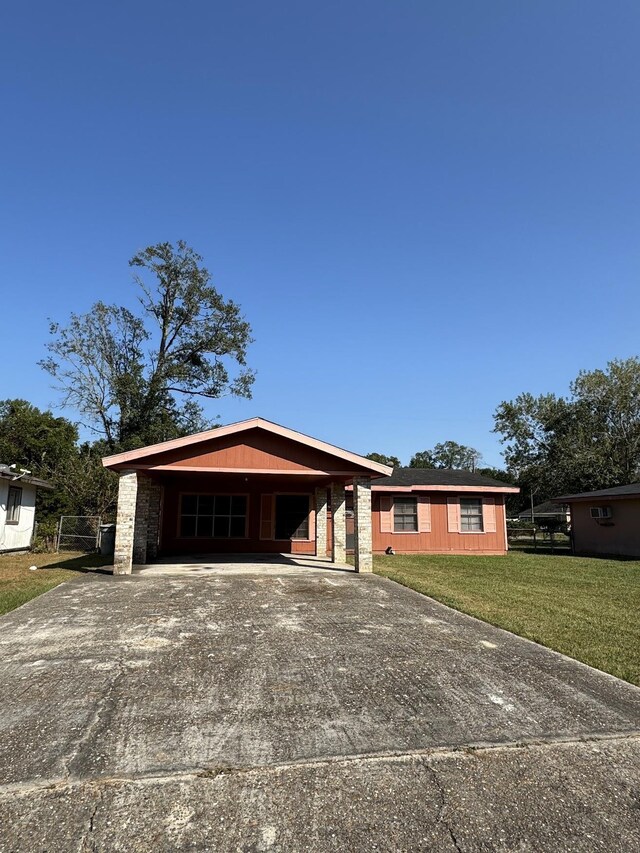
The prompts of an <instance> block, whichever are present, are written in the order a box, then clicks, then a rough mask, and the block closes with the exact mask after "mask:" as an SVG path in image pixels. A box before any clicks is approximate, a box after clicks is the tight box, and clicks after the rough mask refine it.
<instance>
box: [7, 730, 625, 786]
mask: <svg viewBox="0 0 640 853" xmlns="http://www.w3.org/2000/svg"><path fill="white" fill-rule="evenodd" d="M635 740H640V731H633V732H629V733H622V734H620V733H617V734H601V733H597V734H594V735H591V736H585V737H580V738H552V739H548V740H544V741H533V740H532V741H528V742H524V741H514V742H510V743H502V744H471V745H470V744H462V745H460V746H454V747H451V746H445V747H429V748H426V749H415V750H406V751H397V752H379V753H361V754H354V755H336V756H328V757H326V758H314V759H300V760H299V761H289V762H281V763H277V764H264V765H246V766H244V767H242V766H237V765H234V764H225V763H218V764H213V765H210V766H208V767H207V766H203V767H193V768H189V769H184V770H173V771H167V772H162V771H155V772H141V773H138V774H136V775H135V776H133V775H130V774H127V773H122V774H118V775H114V776H87V777H85V778H81V777H77V778H72V777H71V775H67V776H64V777H60V778H57V779H42V780H40V781H38V782H13V783H11V782H10V783H7V784H4V785H0V799H2V798H8V797H12V796H15V795H21V794H30V793H37V792H39V791H56V790H60V789H64V788H70V787H80V786H82V785H87V786H96V787H107V786H109V785H119V784H125V785H137V784H148V783H152V784H153V783H156V784H169V783H171V782H185V781H189V780H196V779H203V780H207V779H208V780H213V779H216V778H219V777H222V776H231V775H251V774H257V773H263V774H275V773H281V772H283V771H287V770H299V769H311V770H313V769H321V768H323V767H336V766H339V765H344V766H348V765H350V764H357V763H360V764H376V763H382V762H397V763H401V762H403V761H407V760H409V761H410V760H412V759H420V758H422V759H425V762H424V763H425V765H426V766H427V767H428V768H429V769H430V770H431V771H433V768H432V767H431V765H430V764H429V763H428V762H429V759H442V758H454V757H455V758H460V757H461V756H462V757H467V758H472V757H473V756H474V754H492V753H493V754H500V753H503V752H510V751H516V750H522V751H525V750H545V749H553V748H555V747H571V746H585V745H589V744H598V743H613V744H615V743H627V742H630V741H635Z"/></svg>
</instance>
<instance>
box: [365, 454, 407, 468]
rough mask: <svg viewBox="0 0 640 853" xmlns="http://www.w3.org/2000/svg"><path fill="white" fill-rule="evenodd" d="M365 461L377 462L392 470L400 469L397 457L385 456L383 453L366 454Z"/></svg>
mask: <svg viewBox="0 0 640 853" xmlns="http://www.w3.org/2000/svg"><path fill="white" fill-rule="evenodd" d="M365 459H371V461H372V462H379V463H380V464H381V465H390V466H391V467H392V468H401V467H402V463H401V462H400V460H399V459H398V457H397V456H385V454H384V453H367V455H366V456H365Z"/></svg>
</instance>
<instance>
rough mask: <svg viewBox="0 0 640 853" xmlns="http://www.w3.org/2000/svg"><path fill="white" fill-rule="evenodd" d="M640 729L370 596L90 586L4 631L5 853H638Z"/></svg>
mask: <svg viewBox="0 0 640 853" xmlns="http://www.w3.org/2000/svg"><path fill="white" fill-rule="evenodd" d="M639 729H640V690H638V689H636V688H634V687H632V686H631V685H628V684H625V683H623V682H621V681H618V680H617V679H614V678H612V677H610V676H607V675H605V674H603V673H599V672H597V671H595V670H592V669H590V668H588V667H586V666H583V665H581V664H579V663H577V662H575V661H572V660H569V659H567V658H565V657H562V656H560V655H557V654H555V653H553V652H550V651H549V650H547V649H544V648H542V647H540V646H536V645H535V644H533V643H529V642H527V641H525V640H522V639H519V638H517V637H514V636H513V635H510V634H508V633H506V632H503V631H500V630H498V629H495V628H492V627H491V626H488V625H486V624H484V623H481V622H478V621H476V620H474V619H471V618H470V617H466V616H464V615H462V614H459V613H456V612H455V611H452V610H449V609H448V608H446V607H443V606H442V605H440V604H437V603H436V602H433V601H431V600H430V599H427V598H424V597H423V596H420V595H418V594H416V593H414V592H412V591H411V590H407V589H404V588H402V587H399V586H397V585H395V584H393V583H391V582H390V581H386V580H384V579H382V578H377V577H371V576H357V575H355V574H347V573H339V572H336V573H328V572H324V571H314V570H313V569H308V568H304V567H297V570H296V573H295V574H283V573H278V574H275V575H272V574H269V573H265V572H261V573H259V574H237V575H234V576H229V575H227V574H225V573H224V572H218V573H215V574H211V575H209V576H197V577H189V576H181V577H175V576H166V577H154V576H144V575H141V576H137V577H136V576H134V577H123V578H110V577H104V576H103V577H85V578H83V579H82V581H79V582H74V583H71V584H66V585H63V586H62V587H58V588H57V589H56V590H53V591H52V592H50V593H48V594H47V595H45V596H42V597H40V598H38V599H36V600H34V601H33V602H30V603H29V604H27V605H25V606H24V607H22V608H20V609H19V610H17V611H14V612H13V613H10V614H8V615H7V616H6V617H4V618H3V619H2V620H0V735H1V737H0V826H2V828H3V829H2V832H1V833H0V851H5V850H6V851H9V850H11V851H22V850H34V849H37V850H61V851H66V850H80V849H87V850H90V849H95V850H167V851H168V850H186V849H189V850H193V849H197V850H319V851H324V850H339V849H340V850H344V849H349V850H375V849H378V850H421V849H424V850H447V849H452V850H455V849H459V850H493V849H496V850H512V849H513V850H516V849H517V850H541V849H542V850H566V849H572V850H590V851H591V850H607V849H612V848H615V847H617V848H618V849H620V848H632V847H637V846H638V843H640V769H639V768H640V761H639V759H640V738H639ZM52 815H55V820H52ZM634 842H635V843H634Z"/></svg>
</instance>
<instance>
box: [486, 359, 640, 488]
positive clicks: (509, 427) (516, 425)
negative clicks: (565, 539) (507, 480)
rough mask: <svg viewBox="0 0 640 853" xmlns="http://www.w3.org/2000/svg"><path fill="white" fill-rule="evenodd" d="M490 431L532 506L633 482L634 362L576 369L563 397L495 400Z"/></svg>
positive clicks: (637, 441) (639, 432)
mask: <svg viewBox="0 0 640 853" xmlns="http://www.w3.org/2000/svg"><path fill="white" fill-rule="evenodd" d="M494 420H495V431H496V432H498V433H500V434H501V436H502V438H501V441H502V442H503V443H504V444H505V451H504V457H505V460H506V462H507V467H508V469H509V471H510V472H511V473H512V474H514V475H515V476H516V477H517V480H518V484H519V485H520V486H521V487H522V488H523V490H525V489H526V491H527V492H530V491H533V492H534V494H535V495H536V501H538V502H539V501H540V500H544V499H546V498H551V497H554V496H557V495H558V494H562V493H568V492H580V491H589V490H591V489H601V488H608V487H611V486H616V485H623V484H625V483H631V482H634V481H635V480H637V479H638V478H639V477H640V360H639V359H638V358H629V359H626V360H614V361H611V362H609V364H608V365H607V369H606V370H594V371H590V372H589V371H581V372H580V373H579V374H578V376H577V378H576V379H575V380H574V381H573V382H572V383H571V385H570V393H569V395H568V396H567V397H558V396H556V395H555V394H542V395H540V396H538V397H534V396H533V395H532V394H528V393H524V394H520V395H519V396H518V397H517V398H516V399H515V400H513V401H511V402H503V403H501V404H500V405H499V406H498V408H497V410H496V412H495V415H494Z"/></svg>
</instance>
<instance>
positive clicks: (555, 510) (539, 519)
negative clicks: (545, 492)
mask: <svg viewBox="0 0 640 853" xmlns="http://www.w3.org/2000/svg"><path fill="white" fill-rule="evenodd" d="M518 518H519V519H520V521H531V510H530V509H525V511H524V512H521V513H519V514H518ZM547 522H553V523H561V524H569V510H568V509H567V507H566V505H564V506H563V505H562V504H559V503H556V502H555V501H544V503H541V504H537V505H536V506H534V508H533V523H534V524H543V525H544V524H545V523H547Z"/></svg>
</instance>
